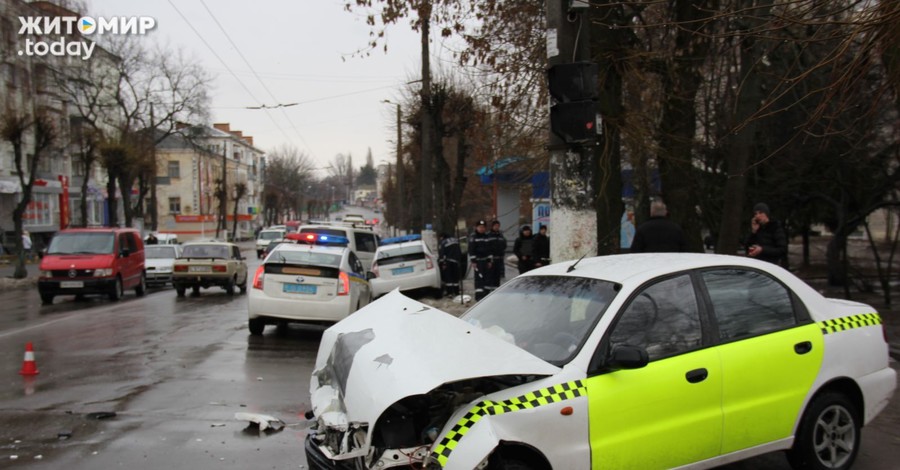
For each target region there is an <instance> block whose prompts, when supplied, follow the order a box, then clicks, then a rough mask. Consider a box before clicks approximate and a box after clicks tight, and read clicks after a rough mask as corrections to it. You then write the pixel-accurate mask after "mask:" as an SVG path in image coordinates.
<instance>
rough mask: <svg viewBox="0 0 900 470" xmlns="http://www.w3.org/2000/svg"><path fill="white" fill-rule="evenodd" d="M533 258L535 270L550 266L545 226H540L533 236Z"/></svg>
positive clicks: (548, 238)
mask: <svg viewBox="0 0 900 470" xmlns="http://www.w3.org/2000/svg"><path fill="white" fill-rule="evenodd" d="M534 258H535V260H534V267H536V268H539V267H541V266H548V265H549V264H550V237H548V236H547V226H546V225H541V226H540V228H538V233H537V235H535V236H534Z"/></svg>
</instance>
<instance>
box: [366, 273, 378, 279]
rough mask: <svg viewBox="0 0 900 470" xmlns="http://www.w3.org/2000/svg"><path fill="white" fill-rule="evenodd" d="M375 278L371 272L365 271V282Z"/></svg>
mask: <svg viewBox="0 0 900 470" xmlns="http://www.w3.org/2000/svg"><path fill="white" fill-rule="evenodd" d="M376 277H377V276H375V273H373V272H372V271H366V280H367V281H371V280H372V279H375V278H376Z"/></svg>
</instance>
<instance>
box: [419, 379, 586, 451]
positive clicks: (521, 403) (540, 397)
mask: <svg viewBox="0 0 900 470" xmlns="http://www.w3.org/2000/svg"><path fill="white" fill-rule="evenodd" d="M581 396H587V389H586V388H585V386H584V384H583V383H582V382H581V381H580V380H575V381H572V382H566V383H562V384H559V385H554V386H552V387H547V388H543V389H540V390H535V391H533V392H529V393H526V394H525V395H522V396H519V397H515V398H510V399H509V400H504V401H501V402H494V401H490V400H483V401H481V402H479V403H478V404H476V405H475V406H473V407H472V409H470V410H469V412H468V413H466V414H465V416H463V417H462V419H460V420H459V422H458V423H456V425H454V426H453V428H451V429H450V431H448V432H447V434H446V435H445V436H444V438H443V439H441V441H440V443H439V444H438V445H436V446H435V447H434V450H432V452H431V458H432V459H433V460H436V461H437V462H438V463H439V464H440V466H441V467H443V466H444V465H446V464H447V460H449V458H450V454H451V453H452V452H453V449H455V448H456V446H457V444H459V441H460V440H461V439H462V438H463V437H464V436H465V435H466V433H468V432H469V429H472V426H474V425H475V423H477V422H478V421H481V418H483V417H484V416H485V415H492V416H494V415H501V414H504V413H510V412H513V411H519V410H525V409H531V408H537V407H539V406H542V405H548V404H550V403H556V402H560V401H564V400H571V399H572V398H575V397H581Z"/></svg>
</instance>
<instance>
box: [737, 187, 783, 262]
mask: <svg viewBox="0 0 900 470" xmlns="http://www.w3.org/2000/svg"><path fill="white" fill-rule="evenodd" d="M769 216H770V212H769V206H768V205H767V204H765V203H762V202H760V203H759V204H757V205H755V206H753V219H751V220H750V236H749V237H747V244H746V249H747V256H749V257H751V258H756V259H760V260H763V261H768V262H770V263H775V264H779V265H780V264H781V262H782V260H783V259H784V258H785V257H786V256H787V234H785V232H784V228H783V227H782V226H781V223H780V222H778V221H777V220H775V219H772V218H770V217H769Z"/></svg>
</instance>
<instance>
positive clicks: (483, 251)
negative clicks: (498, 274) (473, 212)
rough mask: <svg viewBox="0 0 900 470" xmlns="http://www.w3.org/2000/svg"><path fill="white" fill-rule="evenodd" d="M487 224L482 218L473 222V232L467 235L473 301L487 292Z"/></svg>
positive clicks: (489, 263)
mask: <svg viewBox="0 0 900 470" xmlns="http://www.w3.org/2000/svg"><path fill="white" fill-rule="evenodd" d="M486 230H487V225H486V224H485V223H484V221H483V220H479V221H478V223H477V224H475V232H473V233H472V235H470V236H469V263H471V264H472V268H473V271H474V275H473V276H474V278H475V301H476V302H477V301H479V300H481V299H483V298H484V296H485V295H487V294H488V291H487V285H488V279H489V278H490V276H491V272H492V271H491V269H492V268H493V267H494V266H493V264H492V263H491V259H492V258H491V255H492V248H493V247H492V246H491V236H490V235H488V234H487V233H486V232H485V231H486Z"/></svg>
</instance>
